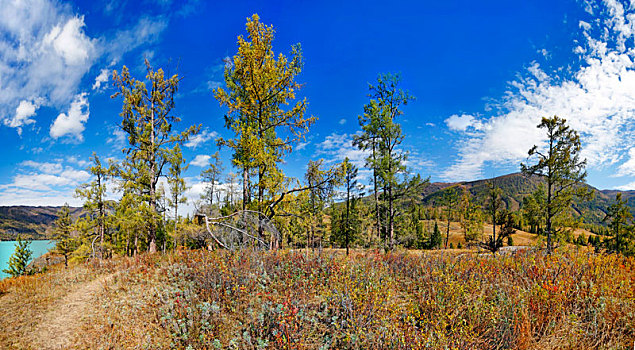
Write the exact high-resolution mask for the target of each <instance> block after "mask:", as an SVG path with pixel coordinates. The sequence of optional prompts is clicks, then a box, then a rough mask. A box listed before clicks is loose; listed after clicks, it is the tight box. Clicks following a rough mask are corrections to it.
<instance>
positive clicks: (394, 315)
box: [0, 249, 635, 349]
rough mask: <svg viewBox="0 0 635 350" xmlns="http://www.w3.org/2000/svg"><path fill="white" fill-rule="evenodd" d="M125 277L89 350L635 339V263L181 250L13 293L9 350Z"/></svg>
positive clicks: (7, 298) (83, 343)
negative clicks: (79, 292)
mask: <svg viewBox="0 0 635 350" xmlns="http://www.w3.org/2000/svg"><path fill="white" fill-rule="evenodd" d="M114 271H117V273H116V275H115V276H114V277H113V278H112V279H111V280H110V282H109V283H107V284H104V287H103V288H101V289H99V291H98V295H97V298H96V299H95V300H99V302H97V303H94V304H93V305H90V306H89V307H87V308H86V310H85V312H86V313H87V318H85V319H83V320H79V321H78V322H80V323H81V325H82V326H81V328H80V330H81V334H79V336H78V337H77V338H76V343H75V347H77V348H90V349H109V348H116V349H124V348H125V349H127V348H186V347H187V346H192V348H230V349H231V348H236V349H245V348H249V349H258V348H287V349H317V348H324V349H326V348H333V349H336V348H350V349H370V348H383V349H388V348H390V349H395V348H396V349H399V348H403V349H412V348H415V349H416V348H449V349H474V348H479V349H497V348H518V349H581V348H597V349H620V348H628V347H630V346H632V341H633V340H635V333H634V332H635V286H633V283H632V282H633V280H635V259H632V258H629V259H627V258H623V257H619V256H616V255H604V254H600V255H595V254H592V253H590V252H588V251H582V250H579V251H576V250H574V249H571V250H564V251H563V250H559V251H558V252H557V253H556V254H554V255H552V256H545V255H543V254H542V253H540V252H523V253H518V254H514V255H499V256H492V255H484V256H479V255H476V254H471V253H468V254H466V253H465V252H464V251H462V252H461V253H460V254H458V253H452V252H450V251H443V252H435V253H421V252H417V254H413V253H412V252H407V251H402V252H395V253H391V254H381V253H379V252H375V251H362V250H356V251H354V252H353V253H352V254H351V256H349V257H346V256H345V255H344V254H343V252H341V251H330V250H326V251H324V252H323V253H322V254H321V255H318V254H312V253H310V252H308V251H302V252H290V251H280V252H271V253H258V252H239V253H230V252H222V251H219V252H207V251H179V252H175V253H170V254H167V255H165V256H161V255H153V256H152V255H143V256H140V257H137V258H134V259H119V260H116V261H114V262H112V265H111V266H108V267H105V268H92V267H91V268H89V267H86V266H76V267H74V268H72V269H69V270H61V269H58V270H55V271H52V272H50V273H47V274H45V275H41V276H35V277H27V278H22V279H19V280H15V281H13V282H3V284H0V287H1V286H3V285H5V284H11V286H10V287H8V288H7V289H8V293H7V294H5V295H4V296H3V297H2V298H0V306H2V307H3V309H5V310H8V311H9V312H5V313H4V314H3V315H2V316H1V317H2V318H1V319H0V322H2V323H0V324H3V325H5V329H4V330H3V332H2V334H3V335H2V338H0V347H2V348H28V347H29V344H31V343H29V341H30V338H29V335H28V334H29V331H33V330H34V329H37V327H36V325H37V323H38V322H39V320H41V319H42V315H43V314H46V313H47V312H50V308H51V307H52V306H54V305H57V304H56V303H57V302H58V301H59V300H62V299H63V297H64V295H68V293H69V292H70V291H72V290H73V289H77V288H81V287H82V286H85V285H86V284H87V283H90V281H92V280H93V279H94V278H96V277H97V276H105V275H107V274H111V273H112V272H114ZM6 325H10V326H9V327H7V326H6Z"/></svg>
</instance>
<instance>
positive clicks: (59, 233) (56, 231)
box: [51, 203, 74, 266]
mask: <svg viewBox="0 0 635 350" xmlns="http://www.w3.org/2000/svg"><path fill="white" fill-rule="evenodd" d="M72 231H73V218H71V214H70V208H69V207H68V204H67V203H64V206H62V208H61V209H60V211H59V212H58V214H57V219H55V221H54V222H53V231H52V234H51V238H52V239H53V240H54V241H55V251H56V252H57V253H58V254H62V255H63V256H64V266H68V256H69V255H70V254H71V253H72V252H73V250H74V245H73V237H72V236H71V233H72Z"/></svg>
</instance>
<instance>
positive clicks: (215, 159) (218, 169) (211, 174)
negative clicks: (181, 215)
mask: <svg viewBox="0 0 635 350" xmlns="http://www.w3.org/2000/svg"><path fill="white" fill-rule="evenodd" d="M222 173H223V162H222V161H221V159H220V155H219V154H218V152H216V153H214V154H212V156H211V157H210V159H209V164H208V166H207V168H205V169H203V171H201V180H202V181H203V182H204V183H205V192H203V194H202V195H201V199H202V200H203V202H204V203H205V204H206V205H207V206H208V211H211V210H212V206H213V205H214V195H216V191H218V187H217V186H216V185H217V183H218V182H220V179H221V178H220V176H221V174H222ZM217 204H220V203H217Z"/></svg>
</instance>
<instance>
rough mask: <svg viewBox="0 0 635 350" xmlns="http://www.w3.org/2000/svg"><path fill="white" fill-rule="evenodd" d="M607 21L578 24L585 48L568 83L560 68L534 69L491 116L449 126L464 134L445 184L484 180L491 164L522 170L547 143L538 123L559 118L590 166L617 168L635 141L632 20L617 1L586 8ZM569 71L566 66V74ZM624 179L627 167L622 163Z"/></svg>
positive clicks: (452, 122)
mask: <svg viewBox="0 0 635 350" xmlns="http://www.w3.org/2000/svg"><path fill="white" fill-rule="evenodd" d="M589 6H591V7H589V9H591V10H589V12H590V13H595V14H601V17H598V18H605V19H604V20H593V21H590V22H589V23H587V22H581V23H580V32H581V36H582V37H583V38H584V43H583V44H582V45H578V46H576V47H574V48H573V52H574V53H575V54H577V55H578V56H579V58H580V61H581V62H582V64H581V66H580V67H579V68H577V69H575V70H574V71H573V72H571V74H567V76H566V77H560V76H559V75H560V74H563V73H561V72H563V71H566V69H565V70H562V69H557V68H556V69H554V70H553V72H552V71H551V70H546V69H544V68H543V67H541V66H540V65H539V64H538V63H536V62H534V63H532V64H531V65H530V66H529V68H528V69H527V72H526V73H525V74H524V75H523V77H522V78H519V79H518V80H517V81H514V82H511V83H510V89H509V91H507V93H506V95H505V97H504V98H503V99H502V101H501V102H500V103H499V104H497V105H496V106H494V107H497V108H494V110H499V111H502V112H501V113H499V114H496V115H490V116H489V117H475V116H471V115H463V116H458V115H454V116H451V117H449V118H448V119H446V124H447V125H448V127H449V128H450V130H452V131H456V132H458V133H459V134H460V135H462V139H461V140H460V141H459V142H458V157H457V159H456V161H455V162H454V164H452V165H451V166H450V167H449V168H448V169H446V170H445V171H444V173H443V177H444V178H445V179H447V180H467V179H473V178H475V177H479V176H482V172H483V168H484V167H485V166H486V164H491V163H495V164H498V165H505V164H508V165H512V164H518V162H519V161H521V160H522V159H524V158H525V157H526V155H527V151H528V150H529V148H531V147H532V146H533V145H535V144H536V145H542V144H543V143H544V139H545V136H544V135H543V132H542V131H541V130H538V129H537V128H536V125H537V124H538V123H539V122H540V119H541V117H549V116H553V115H558V116H560V117H563V118H565V119H567V120H568V122H569V124H570V125H571V127H572V128H573V129H576V130H577V131H578V132H580V134H581V136H582V141H583V156H584V157H586V158H587V159H588V161H589V166H590V167H596V168H602V167H605V166H608V165H615V164H617V163H619V162H621V161H623V160H624V158H625V155H624V153H625V151H626V150H627V149H628V148H629V147H630V145H632V144H633V141H634V140H635V138H634V135H635V95H634V94H633V91H635V48H634V45H633V39H634V33H635V30H634V29H635V28H634V26H635V21H633V20H632V18H633V16H635V14H633V13H631V10H630V9H629V10H625V9H624V8H623V6H622V5H621V4H620V3H618V2H616V1H612V0H606V1H604V2H602V3H601V4H598V5H589ZM565 68H566V67H565ZM620 169H623V170H624V171H622V172H621V174H623V175H626V174H627V173H629V172H628V169H630V166H629V165H624V164H622V165H621V166H620Z"/></svg>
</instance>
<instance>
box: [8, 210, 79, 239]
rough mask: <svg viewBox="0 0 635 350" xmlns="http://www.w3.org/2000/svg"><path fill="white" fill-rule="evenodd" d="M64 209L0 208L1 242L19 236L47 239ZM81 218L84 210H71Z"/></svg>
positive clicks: (74, 215)
mask: <svg viewBox="0 0 635 350" xmlns="http://www.w3.org/2000/svg"><path fill="white" fill-rule="evenodd" d="M61 208H62V207H28V206H10V207H3V206H0V240H3V241H8V240H15V238H16V237H17V235H18V234H20V235H23V236H24V237H25V238H30V239H46V238H47V231H48V230H49V229H50V228H51V226H52V224H53V222H54V221H55V219H57V217H58V215H57V214H58V213H59V211H60V209H61ZM70 213H71V216H73V217H79V216H80V215H81V213H82V208H74V207H71V208H70Z"/></svg>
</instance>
